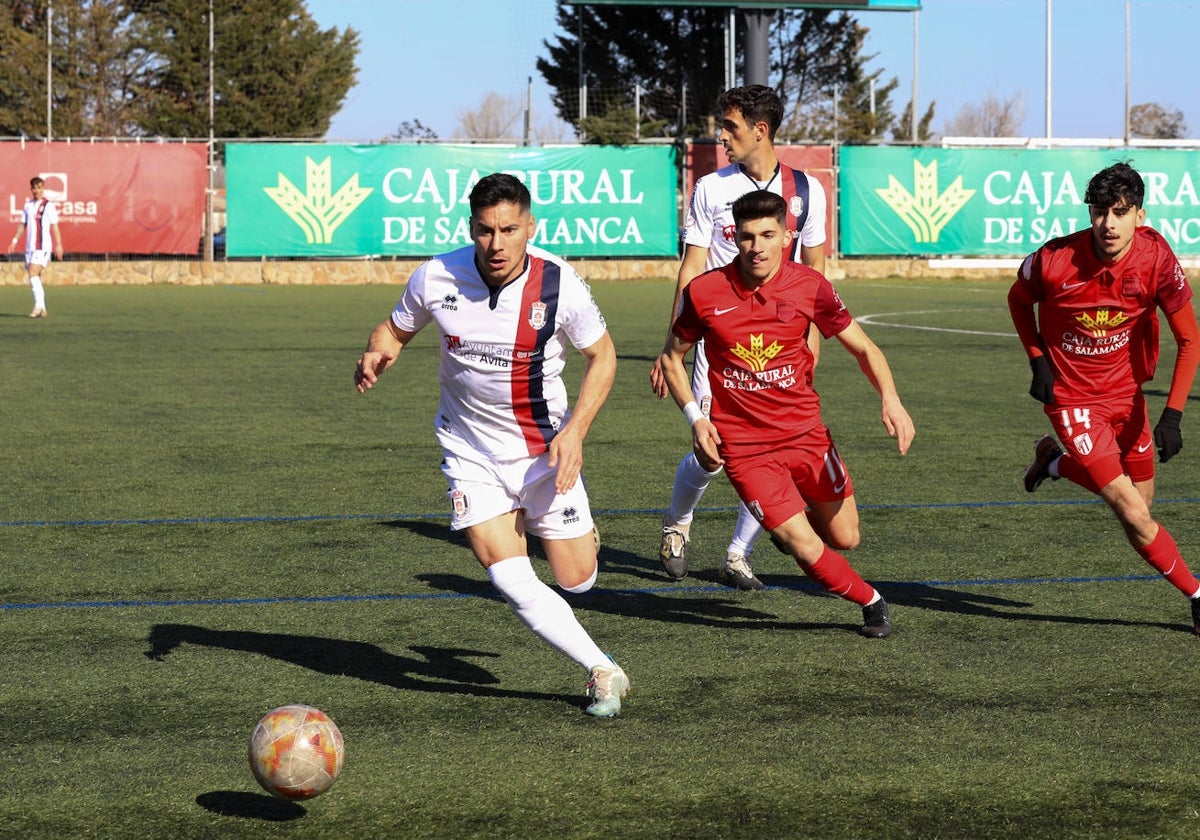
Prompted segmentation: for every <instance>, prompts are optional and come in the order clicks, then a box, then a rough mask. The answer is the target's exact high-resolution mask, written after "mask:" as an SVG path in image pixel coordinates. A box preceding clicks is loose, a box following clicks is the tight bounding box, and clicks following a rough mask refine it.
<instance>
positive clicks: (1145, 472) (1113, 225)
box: [1008, 163, 1200, 634]
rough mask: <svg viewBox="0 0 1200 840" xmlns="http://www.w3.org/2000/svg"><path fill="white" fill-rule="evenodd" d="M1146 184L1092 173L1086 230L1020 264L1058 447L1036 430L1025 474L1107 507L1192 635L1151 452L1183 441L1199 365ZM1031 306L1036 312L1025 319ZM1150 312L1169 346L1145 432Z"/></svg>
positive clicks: (1027, 343)
mask: <svg viewBox="0 0 1200 840" xmlns="http://www.w3.org/2000/svg"><path fill="white" fill-rule="evenodd" d="M1144 197H1145V185H1144V184H1143V182H1142V177H1141V175H1139V174H1138V173H1137V171H1136V170H1134V169H1133V168H1132V167H1131V166H1129V165H1128V164H1126V163H1117V164H1113V165H1112V166H1109V167H1108V168H1106V169H1103V170H1101V171H1100V172H1098V173H1096V174H1095V175H1094V176H1093V177H1092V179H1091V181H1089V182H1088V187H1087V192H1086V193H1085V194H1084V201H1085V202H1086V203H1087V205H1088V212H1089V215H1090V218H1091V228H1090V229H1089V230H1082V231H1078V232H1076V233H1073V234H1071V235H1069V236H1064V237H1061V238H1059V239H1053V240H1051V241H1049V242H1047V243H1046V244H1045V245H1043V246H1042V247H1041V248H1040V249H1038V250H1037V251H1035V252H1034V253H1033V254H1031V255H1029V256H1028V257H1027V258H1026V259H1025V261H1024V262H1023V263H1022V264H1021V269H1020V272H1019V273H1018V275H1017V281H1016V283H1014V284H1013V286H1012V289H1011V290H1010V291H1009V293H1008V307H1009V311H1010V312H1011V314H1012V319H1013V324H1015V325H1016V328H1017V334H1018V335H1019V336H1020V339H1021V343H1022V344H1023V345H1024V347H1025V352H1026V354H1027V355H1028V356H1029V363H1030V366H1031V367H1032V369H1033V383H1032V385H1031V386H1030V389H1029V393H1030V395H1031V396H1032V397H1033V398H1034V399H1036V400H1038V401H1039V402H1042V403H1044V404H1045V411H1046V416H1047V417H1049V418H1050V423H1051V425H1052V426H1053V427H1054V431H1055V433H1056V434H1057V435H1058V439H1059V440H1060V441H1062V444H1063V446H1064V447H1065V451H1064V449H1063V448H1060V447H1059V445H1058V444H1057V443H1055V441H1054V439H1053V438H1051V437H1049V436H1045V437H1042V438H1039V439H1038V441H1037V443H1036V444H1035V445H1034V460H1033V463H1032V464H1031V465H1030V466H1029V468H1028V469H1027V470H1026V471H1025V489H1026V490H1028V491H1029V492H1033V491H1034V490H1035V489H1037V487H1038V486H1039V485H1040V484H1041V483H1042V482H1043V481H1045V480H1046V479H1047V478H1049V479H1055V480H1056V479H1058V478H1066V479H1068V480H1070V481H1072V482H1074V483H1075V484H1078V485H1080V486H1082V487H1085V488H1087V489H1088V490H1091V491H1092V492H1093V493H1096V494H1098V495H1099V496H1100V498H1102V499H1103V500H1104V501H1105V503H1106V504H1107V505H1108V506H1109V507H1110V508H1111V509H1112V511H1113V513H1114V514H1116V517H1117V521H1119V522H1120V523H1121V527H1122V528H1124V530H1125V536H1126V537H1127V538H1128V539H1129V542H1130V544H1132V545H1133V548H1134V550H1135V551H1136V552H1137V553H1138V554H1139V555H1140V556H1141V557H1142V559H1143V560H1145V561H1146V562H1147V563H1149V564H1150V565H1151V566H1153V567H1154V568H1155V569H1157V570H1158V571H1159V572H1161V573H1162V574H1163V576H1164V577H1166V579H1167V580H1168V581H1170V582H1171V584H1172V585H1174V586H1175V588H1177V589H1178V590H1179V591H1180V592H1182V593H1183V594H1184V595H1186V596H1187V597H1188V598H1190V599H1191V604H1192V626H1193V628H1194V629H1195V632H1196V633H1198V634H1200V582H1198V581H1197V580H1196V577H1195V576H1194V575H1193V574H1192V572H1191V571H1190V570H1189V569H1188V566H1187V563H1185V562H1184V560H1183V558H1182V557H1181V556H1180V554H1179V549H1178V548H1177V547H1176V545H1175V540H1174V539H1173V538H1172V537H1171V534H1170V533H1169V532H1168V531H1167V529H1166V528H1164V527H1163V526H1162V525H1160V524H1159V523H1158V522H1157V521H1155V519H1154V517H1153V516H1152V515H1151V513H1150V506H1151V505H1152V504H1153V502H1154V449H1155V447H1156V446H1157V449H1158V457H1159V460H1160V461H1162V462H1163V463H1166V462H1167V461H1168V460H1170V459H1171V458H1172V457H1173V456H1174V455H1175V454H1177V453H1178V452H1179V450H1180V449H1181V448H1182V446H1183V439H1182V437H1181V434H1180V430H1179V421H1180V419H1181V417H1182V415H1183V408H1184V406H1185V405H1186V403H1187V397H1188V392H1189V391H1191V388H1192V380H1193V379H1194V378H1195V376H1196V367H1197V363H1198V362H1200V330H1198V329H1197V326H1196V313H1195V311H1194V310H1193V308H1192V289H1191V286H1190V285H1189V284H1188V280H1187V277H1186V275H1184V273H1183V268H1182V266H1180V264H1179V260H1178V259H1177V258H1176V257H1175V254H1174V253H1173V252H1172V251H1171V246H1170V245H1168V244H1167V242H1166V240H1165V239H1163V237H1162V236H1161V235H1160V234H1159V233H1158V232H1157V231H1155V230H1153V229H1151V228H1148V227H1141V224H1142V222H1143V221H1145V218H1146V211H1145V209H1144V208H1143V206H1142V202H1143V200H1144ZM1035 307H1036V315H1035V311H1034V310H1035ZM1158 309H1162V311H1163V313H1164V314H1165V315H1166V318H1167V324H1168V325H1169V327H1170V330H1171V333H1172V335H1173V336H1174V337H1175V343H1176V344H1177V345H1178V352H1177V354H1176V357H1175V367H1174V369H1173V371H1172V374H1171V386H1170V390H1169V391H1168V394H1167V404H1166V407H1165V408H1163V411H1162V415H1161V416H1160V418H1159V421H1158V424H1157V425H1156V426H1155V427H1154V429H1153V433H1152V432H1151V429H1150V419H1149V414H1148V411H1147V407H1146V398H1145V396H1144V395H1143V393H1142V384H1143V383H1144V382H1146V381H1148V380H1149V379H1152V378H1153V377H1154V370H1155V366H1156V364H1157V362H1158V329H1159V328H1158V311H1157V310H1158Z"/></svg>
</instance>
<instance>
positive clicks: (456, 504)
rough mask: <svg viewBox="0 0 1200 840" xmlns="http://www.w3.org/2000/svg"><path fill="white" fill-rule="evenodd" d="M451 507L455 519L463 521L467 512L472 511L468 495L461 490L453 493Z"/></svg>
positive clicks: (451, 494)
mask: <svg viewBox="0 0 1200 840" xmlns="http://www.w3.org/2000/svg"><path fill="white" fill-rule="evenodd" d="M450 507H451V509H452V510H453V511H454V518H455V519H462V518H463V517H464V516H466V515H467V511H469V510H470V509H471V505H470V504H468V503H467V494H466V493H464V492H463V491H461V490H453V491H451V493H450Z"/></svg>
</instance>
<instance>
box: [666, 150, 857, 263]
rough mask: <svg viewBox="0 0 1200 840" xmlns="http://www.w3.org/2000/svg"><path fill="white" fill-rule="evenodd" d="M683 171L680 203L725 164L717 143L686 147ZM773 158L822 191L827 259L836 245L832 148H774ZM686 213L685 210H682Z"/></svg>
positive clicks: (687, 198) (722, 153)
mask: <svg viewBox="0 0 1200 840" xmlns="http://www.w3.org/2000/svg"><path fill="white" fill-rule="evenodd" d="M686 155H687V169H686V170H685V172H684V181H685V183H684V194H683V200H684V201H691V200H692V187H694V186H695V185H696V181H698V180H700V178H702V177H703V176H705V175H707V174H708V173H710V172H716V171H717V170H718V169H720V168H721V167H722V166H725V165H727V164H728V163H729V160H728V159H727V158H726V157H725V149H724V147H723V146H722V145H721V144H720V143H688V144H687V151H686ZM775 156H776V157H777V158H779V159H780V160H781V161H783V162H784V163H786V164H787V165H788V166H790V167H792V168H793V169H803V170H804V171H805V172H807V173H808V174H809V175H811V176H813V177H814V178H816V179H817V182H818V183H819V184H820V185H821V186H822V187H824V188H825V203H826V208H825V255H826V256H831V255H832V254H833V253H834V251H833V244H834V243H835V242H836V241H837V228H835V227H834V222H835V220H836V218H837V214H836V210H837V207H836V204H837V201H836V193H835V192H834V189H833V185H834V172H833V147H832V146H776V147H775ZM685 209H686V208H685Z"/></svg>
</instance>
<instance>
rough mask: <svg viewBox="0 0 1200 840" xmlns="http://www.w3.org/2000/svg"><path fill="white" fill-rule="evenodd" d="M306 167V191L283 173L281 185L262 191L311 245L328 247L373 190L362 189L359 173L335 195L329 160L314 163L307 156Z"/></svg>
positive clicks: (280, 174)
mask: <svg viewBox="0 0 1200 840" xmlns="http://www.w3.org/2000/svg"><path fill="white" fill-rule="evenodd" d="M304 167H305V173H304V176H305V180H304V192H300V189H299V188H298V187H297V186H296V185H295V184H293V183H292V182H291V181H289V180H288V179H287V176H285V175H284V174H283V173H282V172H280V173H279V186H277V187H263V192H265V193H266V194H267V195H268V196H270V198H271V200H272V201H274V202H275V203H276V204H278V205H279V208H280V209H281V210H283V212H284V213H287V214H288V217H289V218H290V219H291V220H292V221H293V222H295V223H296V224H297V225H299V227H300V229H301V230H302V231H304V237H305V238H306V239H307V240H308V242H309V244H310V245H311V244H316V245H328V244H329V243H330V242H332V241H333V232H334V231H335V230H337V229H338V227H339V226H340V225H341V224H342V222H344V221H346V219H348V218H350V214H352V213H353V212H354V211H355V210H356V209H358V205H360V204H362V203H363V200H364V199H365V198H366V197H367V196H369V195H370V194H371V193H372V192H373V190H372V189H371V188H370V187H366V188H364V187H360V186H359V185H358V173H355V174H354V175H352V176H351V177H350V180H348V181H347V182H346V183H344V184H342V186H341V187H340V188H339V189H338V191H337V192H336V193H334V192H333V176H332V174H331V171H332V168H333V167H332V166H331V165H330V163H329V158H325V160H323V161H321V162H320V163H315V162H314V161H313V159H312V158H310V157H306V158H305V159H304Z"/></svg>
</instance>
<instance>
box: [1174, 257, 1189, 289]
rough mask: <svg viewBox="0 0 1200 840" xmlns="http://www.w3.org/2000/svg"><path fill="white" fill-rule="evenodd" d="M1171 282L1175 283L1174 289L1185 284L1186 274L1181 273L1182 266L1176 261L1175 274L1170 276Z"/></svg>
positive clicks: (1180, 287)
mask: <svg viewBox="0 0 1200 840" xmlns="http://www.w3.org/2000/svg"><path fill="white" fill-rule="evenodd" d="M1171 282H1173V283H1174V284H1175V288H1176V289H1182V288H1183V287H1184V286H1186V285H1187V275H1186V274H1184V273H1183V266H1181V265H1180V264H1179V263H1178V262H1176V263H1175V276H1174V277H1173V278H1171Z"/></svg>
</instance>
